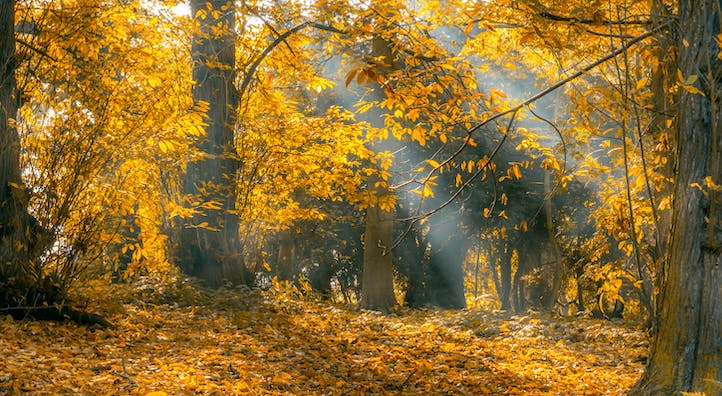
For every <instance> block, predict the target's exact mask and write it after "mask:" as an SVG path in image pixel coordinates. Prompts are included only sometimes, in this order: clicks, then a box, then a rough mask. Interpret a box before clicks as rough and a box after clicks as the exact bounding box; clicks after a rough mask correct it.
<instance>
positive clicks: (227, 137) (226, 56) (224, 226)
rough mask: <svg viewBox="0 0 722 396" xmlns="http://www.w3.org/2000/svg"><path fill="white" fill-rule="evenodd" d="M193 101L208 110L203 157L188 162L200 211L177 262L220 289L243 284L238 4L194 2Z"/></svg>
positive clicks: (182, 239)
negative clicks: (237, 129) (237, 133)
mask: <svg viewBox="0 0 722 396" xmlns="http://www.w3.org/2000/svg"><path fill="white" fill-rule="evenodd" d="M190 6H191V7H190V8H191V15H192V16H193V18H195V20H196V21H197V26H196V27H195V29H194V32H193V43H192V50H191V56H192V62H193V80H194V81H195V85H194V87H193V99H194V100H195V101H196V103H198V104H201V105H205V106H207V113H206V123H207V126H206V127H205V136H204V137H203V138H202V139H201V140H200V141H199V143H198V144H199V149H200V151H201V154H200V155H199V156H198V157H197V158H193V159H191V161H189V162H188V165H187V169H186V175H185V179H184V182H183V190H184V193H185V194H186V201H187V202H186V203H187V205H189V206H191V207H193V208H194V209H195V210H196V213H195V214H194V215H193V216H192V218H191V219H190V221H189V222H187V223H184V224H182V225H181V226H182V230H181V231H180V233H179V236H178V240H177V241H176V242H175V260H176V262H177V263H178V265H179V267H180V268H182V269H183V270H185V271H186V272H187V273H188V274H190V275H194V276H197V277H199V278H201V279H203V280H204V281H205V282H206V283H207V284H208V285H209V286H213V287H218V286H220V285H222V284H223V282H224V281H232V282H243V281H244V272H243V268H244V267H243V261H242V256H241V245H240V241H239V236H238V214H237V213H236V211H235V207H236V199H237V197H236V178H237V172H238V169H239V158H238V155H237V153H236V149H235V145H234V144H235V143H234V131H235V121H236V116H235V114H236V106H237V95H236V88H235V84H234V76H235V66H236V65H235V57H236V54H235V50H236V47H235V39H236V36H235V34H234V31H235V23H236V18H235V6H234V5H233V2H231V1H226V0H213V1H205V0H193V1H191V2H190Z"/></svg>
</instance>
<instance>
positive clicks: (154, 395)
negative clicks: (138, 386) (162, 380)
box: [145, 391, 168, 396]
mask: <svg viewBox="0 0 722 396" xmlns="http://www.w3.org/2000/svg"><path fill="white" fill-rule="evenodd" d="M145 396H168V394H167V393H166V392H163V391H153V392H148V393H146V394H145Z"/></svg>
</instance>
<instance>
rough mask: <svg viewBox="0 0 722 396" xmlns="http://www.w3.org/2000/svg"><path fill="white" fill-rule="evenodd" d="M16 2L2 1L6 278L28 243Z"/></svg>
mask: <svg viewBox="0 0 722 396" xmlns="http://www.w3.org/2000/svg"><path fill="white" fill-rule="evenodd" d="M14 3H15V2H14V1H3V2H2V3H0V260H2V261H1V262H0V264H1V265H2V267H0V268H1V269H2V274H0V275H2V278H0V279H7V278H9V277H12V276H14V275H15V273H16V272H17V271H18V270H19V268H18V263H19V261H20V260H18V257H17V256H18V254H19V252H18V251H17V249H16V248H15V247H16V246H17V245H18V244H20V245H21V246H22V245H24V242H23V240H22V238H20V234H21V232H20V230H22V228H23V224H22V215H21V212H22V211H23V210H24V208H23V205H22V198H23V197H22V195H23V191H22V188H21V186H22V180H21V178H20V138H19V137H18V133H17V130H16V129H15V128H14V127H13V125H12V120H13V119H14V118H15V116H16V113H17V110H18V106H17V100H16V83H15V36H14V31H13V26H14V19H15V12H14V7H15V4H14Z"/></svg>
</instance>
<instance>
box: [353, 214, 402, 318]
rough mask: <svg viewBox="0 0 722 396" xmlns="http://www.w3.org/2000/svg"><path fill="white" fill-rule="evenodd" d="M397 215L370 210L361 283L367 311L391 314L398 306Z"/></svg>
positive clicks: (367, 217)
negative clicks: (394, 259)
mask: <svg viewBox="0 0 722 396" xmlns="http://www.w3.org/2000/svg"><path fill="white" fill-rule="evenodd" d="M393 225H394V215H393V213H392V212H387V211H385V210H382V209H380V208H379V207H378V205H374V206H372V207H370V208H368V209H367V210H366V233H365V234H364V269H363V278H362V280H361V303H360V306H361V308H363V309H372V310H376V311H381V312H388V311H389V310H390V309H391V308H392V307H393V306H395V305H396V296H395V295H394V268H393V265H392V260H391V258H392V254H391V252H390V251H389V249H390V248H391V245H393V243H394V241H393V236H394V231H393Z"/></svg>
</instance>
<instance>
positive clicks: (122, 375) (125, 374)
mask: <svg viewBox="0 0 722 396" xmlns="http://www.w3.org/2000/svg"><path fill="white" fill-rule="evenodd" d="M120 365H121V367H122V368H123V372H122V373H121V372H120V371H118V370H113V374H115V375H117V376H118V377H121V378H125V379H126V380H127V381H128V384H130V385H135V383H134V382H133V380H132V379H131V378H130V375H128V372H127V371H125V355H123V357H122V358H121V361H120Z"/></svg>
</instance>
